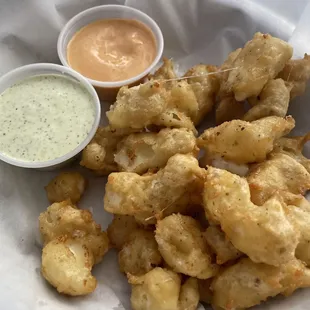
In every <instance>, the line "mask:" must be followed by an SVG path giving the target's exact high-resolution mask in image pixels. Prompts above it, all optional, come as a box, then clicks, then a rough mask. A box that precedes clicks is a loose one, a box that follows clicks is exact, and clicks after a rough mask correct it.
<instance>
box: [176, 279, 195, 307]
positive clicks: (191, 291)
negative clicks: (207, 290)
mask: <svg viewBox="0 0 310 310" xmlns="http://www.w3.org/2000/svg"><path fill="white" fill-rule="evenodd" d="M198 303H199V289H198V280H197V279H195V278H188V279H187V280H186V281H185V283H184V284H183V285H182V287H181V291H180V297H179V307H178V310H196V309H197V306H198Z"/></svg>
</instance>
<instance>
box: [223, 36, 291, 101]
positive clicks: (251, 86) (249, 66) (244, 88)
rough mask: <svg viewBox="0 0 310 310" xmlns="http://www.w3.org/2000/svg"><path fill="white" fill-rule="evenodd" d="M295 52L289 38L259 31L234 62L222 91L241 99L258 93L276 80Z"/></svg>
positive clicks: (238, 99)
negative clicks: (271, 81)
mask: <svg viewBox="0 0 310 310" xmlns="http://www.w3.org/2000/svg"><path fill="white" fill-rule="evenodd" d="M292 55H293V48H292V47H291V46H290V45H289V44H288V43H287V42H285V41H283V40H280V39H278V38H275V37H272V36H271V35H269V34H262V33H260V32H257V33H256V34H255V35H254V37H253V39H252V40H250V41H248V42H247V43H246V44H245V46H244V47H243V48H242V50H241V51H240V52H239V53H238V55H237V57H236V58H235V60H234V61H233V63H232V67H234V68H235V69H234V70H231V71H229V73H228V78H227V81H226V82H225V83H224V85H222V93H227V94H229V93H231V92H232V93H233V94H234V96H235V99H236V100H237V101H243V100H245V99H247V98H249V97H252V96H258V95H259V93H260V92H261V91H262V89H263V87H264V86H265V84H266V83H267V82H268V81H269V80H271V79H274V78H275V77H276V76H277V75H278V73H279V72H281V70H282V69H283V68H284V67H285V64H286V63H287V62H288V60H289V59H290V58H291V57H292Z"/></svg>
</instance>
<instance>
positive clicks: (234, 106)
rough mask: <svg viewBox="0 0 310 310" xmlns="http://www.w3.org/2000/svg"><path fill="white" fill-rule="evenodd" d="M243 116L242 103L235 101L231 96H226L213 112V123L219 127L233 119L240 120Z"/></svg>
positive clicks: (243, 108)
mask: <svg viewBox="0 0 310 310" xmlns="http://www.w3.org/2000/svg"><path fill="white" fill-rule="evenodd" d="M244 114H245V107H244V103H243V102H239V101H237V100H236V99H235V98H234V97H233V96H227V97H224V98H223V99H221V100H220V102H219V103H218V106H217V108H216V110H215V122H216V124H217V125H220V124H222V123H224V122H228V121H231V120H233V119H242V118H243V116H244Z"/></svg>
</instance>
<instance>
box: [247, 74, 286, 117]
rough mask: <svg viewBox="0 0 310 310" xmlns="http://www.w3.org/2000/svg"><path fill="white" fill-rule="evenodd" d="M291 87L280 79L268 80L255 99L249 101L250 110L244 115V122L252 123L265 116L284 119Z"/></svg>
mask: <svg viewBox="0 0 310 310" xmlns="http://www.w3.org/2000/svg"><path fill="white" fill-rule="evenodd" d="M290 90H291V86H287V85H286V84H285V82H284V81H283V80H282V79H276V80H270V81H268V82H267V83H266V85H265V86H264V88H263V89H262V91H261V93H260V94H259V96H257V97H253V98H250V99H249V102H250V104H251V105H252V108H251V109H250V110H249V111H248V112H247V113H246V114H245V115H244V117H243V119H244V120H245V121H254V120H257V119H260V118H263V117H266V116H280V117H284V116H285V115H286V113H287V110H288V106H289V102H290Z"/></svg>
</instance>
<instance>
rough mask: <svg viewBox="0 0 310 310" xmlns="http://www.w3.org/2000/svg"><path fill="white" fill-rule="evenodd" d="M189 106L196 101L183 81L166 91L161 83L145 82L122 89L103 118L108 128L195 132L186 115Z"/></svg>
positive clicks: (190, 108)
mask: <svg viewBox="0 0 310 310" xmlns="http://www.w3.org/2000/svg"><path fill="white" fill-rule="evenodd" d="M177 99H181V100H177ZM192 104H193V105H194V108H195V106H196V105H197V101H196V99H195V96H194V94H193V92H192V90H191V89H190V87H189V85H187V83H186V82H185V81H182V82H178V83H177V85H175V86H173V87H172V89H171V90H169V91H167V90H166V88H165V82H148V83H146V84H141V85H139V86H135V87H131V88H128V87H127V86H126V87H122V88H121V89H120V91H119V92H118V95H117V98H116V102H115V104H114V105H112V106H111V107H110V111H108V112H107V117H108V119H109V122H110V126H111V127H112V128H136V129H144V128H145V127H147V126H149V125H156V126H159V127H169V128H188V129H190V130H192V131H193V132H194V133H196V132H197V131H196V129H195V126H194V124H193V122H192V120H191V118H190V116H189V115H188V114H187V113H188V112H189V111H191V110H192V109H193V108H192V107H191V105H192Z"/></svg>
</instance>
